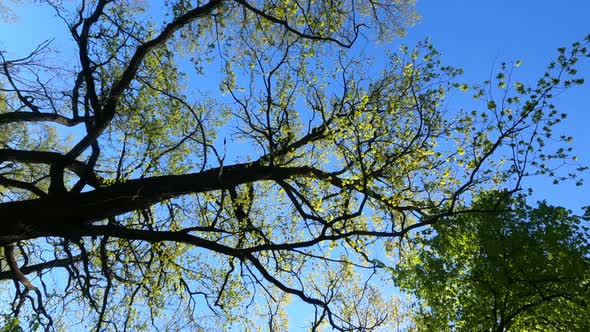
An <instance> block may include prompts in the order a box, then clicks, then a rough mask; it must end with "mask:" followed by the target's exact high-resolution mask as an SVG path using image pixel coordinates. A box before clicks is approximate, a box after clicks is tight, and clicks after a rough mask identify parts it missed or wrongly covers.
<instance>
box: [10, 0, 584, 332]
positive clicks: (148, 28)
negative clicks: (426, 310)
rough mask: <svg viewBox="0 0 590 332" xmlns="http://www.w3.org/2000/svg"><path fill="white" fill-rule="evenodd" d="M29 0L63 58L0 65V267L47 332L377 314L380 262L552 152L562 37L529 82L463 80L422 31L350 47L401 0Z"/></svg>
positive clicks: (537, 168)
mask: <svg viewBox="0 0 590 332" xmlns="http://www.w3.org/2000/svg"><path fill="white" fill-rule="evenodd" d="M45 3H46V4H47V5H49V6H52V7H53V9H54V10H55V13H56V15H58V16H59V17H60V18H61V19H62V20H63V21H64V23H65V26H66V27H67V31H68V33H70V34H71V37H72V39H73V50H72V51H71V52H70V51H69V50H61V51H62V52H61V53H60V56H61V57H62V58H60V61H59V63H55V61H54V60H52V57H55V56H54V55H51V54H54V53H52V52H56V50H51V43H50V41H48V42H46V43H43V44H42V45H40V46H39V47H38V48H36V49H35V50H33V51H32V52H31V53H30V54H28V55H19V56H12V57H11V56H9V54H8V53H6V52H2V53H1V59H0V60H2V63H1V65H2V71H1V72H2V75H3V76H2V83H1V84H2V86H3V88H2V91H3V93H4V95H3V96H2V109H1V111H0V112H1V114H0V130H1V132H0V138H1V139H2V142H0V143H1V144H2V148H1V149H0V163H1V164H0V169H1V172H2V174H1V178H0V183H1V185H2V192H1V194H2V203H0V215H2V216H4V217H3V220H2V222H1V223H2V224H1V227H0V246H3V247H4V248H5V249H4V253H5V255H4V259H3V265H2V266H3V270H2V271H1V272H0V278H2V279H5V280H12V281H13V283H12V284H6V283H4V284H3V285H4V287H7V288H6V290H5V292H7V293H12V299H13V300H12V301H11V302H10V303H6V304H5V306H4V307H3V308H2V310H3V311H4V312H5V313H8V314H9V316H11V317H13V318H14V317H21V318H22V317H24V318H28V319H29V321H30V324H40V325H42V326H43V327H44V328H46V329H49V330H50V329H53V328H55V329H58V330H59V329H60V328H62V327H63V326H68V329H72V328H75V327H76V328H78V329H95V330H103V329H107V330H119V329H121V330H127V329H130V330H139V329H141V328H145V327H146V326H152V327H153V328H159V329H165V330H176V329H183V328H187V329H190V330H195V329H198V328H208V327H217V328H219V327H224V326H230V325H232V324H239V326H249V325H260V324H261V322H263V321H265V322H267V323H268V326H269V328H270V329H281V328H282V326H283V325H284V324H286V317H287V316H286V313H285V307H286V304H287V303H288V302H289V301H290V300H291V299H292V298H297V299H299V300H300V301H302V302H304V303H306V304H307V305H308V306H309V307H310V309H309V310H310V312H311V316H312V317H311V318H310V321H309V324H310V327H311V328H312V329H313V330H316V329H319V328H321V327H322V326H326V325H329V326H331V327H333V328H335V329H341V330H362V329H365V330H369V329H372V328H374V327H377V326H385V324H387V323H388V322H391V321H392V318H396V317H394V316H395V310H394V309H395V303H392V302H390V301H389V300H388V299H387V298H386V297H385V294H382V292H380V291H379V288H378V285H379V283H378V282H377V281H376V280H377V279H378V277H379V276H380V275H383V268H384V264H383V263H382V261H383V259H384V258H382V257H380V256H379V257H377V256H378V255H379V253H380V252H383V253H386V254H388V255H389V254H390V255H395V253H396V248H398V245H397V244H396V243H398V242H396V241H397V240H400V239H402V238H409V237H411V236H412V234H413V232H412V231H413V230H416V229H420V228H422V227H430V225H432V224H435V223H436V222H437V221H438V220H441V219H444V218H448V217H450V216H453V215H456V214H461V213H466V212H467V211H468V210H469V209H467V208H464V206H465V204H462V202H464V201H466V200H469V199H470V197H472V196H473V195H474V194H476V193H477V192H479V191H481V190H484V189H486V190H487V189H489V188H504V189H507V190H509V191H511V192H512V191H518V190H519V189H520V188H521V180H522V179H523V178H524V177H525V176H528V175H531V174H539V173H543V174H548V175H549V176H554V177H555V178H556V180H561V179H564V177H563V176H562V175H560V173H554V168H556V167H557V166H559V165H561V164H562V163H564V162H565V161H567V160H568V158H571V156H570V151H569V150H568V149H567V147H566V146H565V145H559V144H557V146H556V144H551V145H545V143H544V140H545V139H547V138H549V137H551V135H552V132H551V130H552V127H553V126H554V125H555V124H557V123H559V122H560V121H561V120H562V118H563V117H565V115H564V114H562V113H559V112H557V111H556V109H555V107H554V106H553V105H552V104H551V98H552V97H553V93H554V92H555V91H561V90H562V89H564V88H567V87H569V86H571V85H576V84H580V83H582V80H581V79H579V78H577V77H576V71H575V68H574V65H575V63H576V62H577V60H578V58H579V57H580V56H586V55H587V54H588V52H587V50H586V48H585V47H584V45H583V44H580V43H576V44H574V45H573V47H572V48H571V49H569V50H566V49H560V51H559V55H558V57H557V59H556V61H555V62H554V63H552V64H551V65H550V67H549V70H548V72H547V73H546V74H545V75H544V76H542V78H541V79H540V80H539V81H538V83H537V85H534V86H529V85H526V84H524V83H521V82H518V81H516V80H515V79H514V78H513V77H512V72H513V70H514V69H515V66H512V65H508V64H503V65H502V66H501V70H500V72H499V73H498V74H497V77H496V79H494V80H493V81H490V82H484V84H482V85H478V86H476V85H473V86H469V85H467V84H462V83H460V82H459V81H457V80H458V79H457V76H458V75H460V73H461V71H460V70H458V69H455V68H452V67H448V66H444V65H443V64H441V61H440V56H439V54H438V53H437V52H436V50H435V49H434V48H433V47H432V46H431V45H429V44H428V42H424V43H421V44H420V45H418V46H417V47H416V48H415V49H413V50H412V49H410V48H402V49H401V50H400V51H399V52H397V53H395V52H384V53H386V60H385V63H384V64H383V65H382V66H374V65H373V64H372V63H371V61H370V59H368V58H367V56H366V55H364V53H363V52H362V48H361V47H359V43H358V40H363V43H360V44H366V43H368V42H373V41H375V40H380V41H387V39H388V38H391V37H392V36H394V35H402V34H403V31H404V28H405V27H406V26H408V25H409V24H411V23H412V22H413V21H414V20H415V19H416V14H415V13H414V8H413V1H409V0H391V1H315V0H306V1H290V0H281V1H270V0H260V1H245V0H234V1H229V0H226V1H222V0H210V1H196V3H195V2H189V1H185V0H175V1H166V2H165V3H164V4H163V5H162V6H163V9H162V8H151V7H149V6H147V4H145V3H142V2H139V1H123V0H112V1H108V0H97V1H83V2H81V3H79V4H77V5H76V4H72V5H71V6H68V4H62V3H61V2H57V1H51V0H48V1H45ZM154 6H155V5H154ZM150 11H151V12H150ZM162 13H165V14H164V15H163V14H162ZM587 41H588V40H586V42H587ZM64 59H65V60H64ZM69 59H72V61H68V60H69ZM334 59H336V60H334ZM64 63H67V64H68V65H67V66H66V67H63V64H64ZM72 63H76V64H77V65H75V66H72ZM453 89H456V90H459V91H461V90H462V91H473V93H474V97H475V98H476V99H478V100H479V101H480V103H481V105H482V106H481V108H480V109H478V110H477V111H474V112H472V113H471V112H463V111H454V110H448V109H446V108H445V106H444V105H445V102H444V96H445V94H446V93H448V92H449V91H450V90H453ZM67 127H71V128H73V130H69V131H68V130H66V128H67ZM25 129H26V130H27V131H28V132H27V133H26V134H25V132H24V130H25ZM69 134H72V135H73V137H72V138H71V139H68V135H69ZM552 139H554V140H555V141H563V142H564V144H565V143H566V141H567V140H568V139H569V138H568V137H561V138H555V137H552ZM570 176H571V177H574V178H575V177H576V174H575V172H574V174H571V175H570ZM570 176H567V177H570ZM4 298H6V297H4ZM80 310H82V311H83V312H84V314H85V315H87V319H85V320H84V321H83V322H79V321H78V320H76V318H75V315H71V313H72V312H79V311H80ZM168 317H173V319H169V318H168ZM13 322H14V320H11V321H10V323H9V324H12V323H13Z"/></svg>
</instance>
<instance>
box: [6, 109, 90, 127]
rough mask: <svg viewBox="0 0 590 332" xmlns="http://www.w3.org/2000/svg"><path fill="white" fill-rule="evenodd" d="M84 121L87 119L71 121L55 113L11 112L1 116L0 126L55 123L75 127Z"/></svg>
mask: <svg viewBox="0 0 590 332" xmlns="http://www.w3.org/2000/svg"><path fill="white" fill-rule="evenodd" d="M84 120H85V118H78V119H70V118H67V117H65V116H63V115H59V114H54V113H32V112H10V113H2V114H0V126H2V125H5V124H9V123H16V122H54V123H58V124H61V125H64V126H68V127H73V126H75V125H77V124H79V123H82V122H84Z"/></svg>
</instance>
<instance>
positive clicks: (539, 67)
mask: <svg viewBox="0 0 590 332" xmlns="http://www.w3.org/2000/svg"><path fill="white" fill-rule="evenodd" d="M0 1H2V0H0ZM417 6H418V12H419V13H420V15H421V16H422V20H421V22H419V23H418V24H417V25H416V26H414V27H412V28H410V29H409V30H408V34H407V36H406V37H405V38H403V39H398V40H396V41H394V44H401V43H404V44H407V45H413V44H415V43H416V42H418V41H420V40H424V39H425V38H426V37H430V40H431V42H432V44H433V45H434V46H435V47H436V48H437V49H438V50H439V51H440V52H441V53H442V59H443V62H444V63H446V64H448V65H453V66H457V67H461V68H463V69H464V71H465V75H464V77H463V79H462V81H467V82H471V83H478V82H482V81H484V80H486V79H487V78H488V77H489V75H490V72H491V71H492V69H493V68H494V66H496V67H498V66H499V64H500V63H501V62H503V61H506V62H510V61H516V60H520V61H522V66H521V67H519V70H518V75H519V76H518V79H520V80H522V81H528V82H535V81H536V79H537V78H538V77H539V76H540V75H541V74H542V73H543V70H544V69H545V67H546V66H547V64H548V63H549V62H550V61H551V59H553V58H555V57H556V54H557V52H556V49H557V48H558V47H562V46H568V45H570V44H571V43H572V42H574V41H576V40H582V39H583V38H584V36H586V35H587V34H590V20H589V19H588V13H590V1H589V0H562V1H552V0H511V1H510V0H493V1H492V0H485V1H483V0H479V1H474V0H446V1H441V0H418V4H417ZM48 14H49V15H50V16H49V18H48V16H47V15H48ZM17 15H18V16H19V21H18V22H17V23H16V24H6V23H4V22H2V23H0V50H3V51H9V52H11V53H13V54H15V55H19V54H20V55H24V52H26V51H27V50H29V51H30V50H31V47H33V45H36V44H38V43H40V42H42V41H43V40H46V39H49V38H56V40H55V42H54V46H55V47H57V48H62V47H67V45H69V43H70V42H69V41H68V40H67V39H61V38H60V37H59V36H60V34H61V33H63V31H64V30H63V29H62V28H59V27H58V26H57V24H59V20H57V19H55V18H52V17H51V13H50V12H48V11H47V10H41V9H39V8H37V7H34V6H26V8H22V9H19V10H18V11H17ZM374 52H378V49H376V50H375V51H374ZM374 55H375V56H376V57H379V56H380V55H379V54H374ZM580 73H581V75H582V77H585V78H586V81H587V83H586V84H585V85H583V86H581V87H575V88H573V89H571V90H569V91H567V92H566V93H564V94H563V95H560V96H559V97H558V98H557V100H556V104H557V105H558V106H559V109H560V110H561V111H565V112H566V113H568V118H567V120H566V121H565V122H564V123H562V124H561V126H560V127H559V129H558V131H561V132H562V133H565V134H567V135H571V136H573V137H574V143H573V147H574V151H575V153H576V154H577V155H578V157H579V160H580V162H581V163H582V164H585V165H590V129H589V125H590V110H589V108H590V59H585V61H582V63H581V66H580ZM459 99H460V97H458V96H453V95H451V96H450V100H449V103H450V104H451V105H452V104H453V101H454V100H455V101H458V100H459ZM462 106H463V107H464V108H466V109H469V105H462ZM584 178H585V179H586V185H585V186H583V187H576V186H574V185H573V183H561V184H559V185H552V184H551V180H548V179H546V178H541V177H538V178H533V179H528V180H527V181H526V182H525V183H524V185H525V186H527V187H529V186H530V187H533V188H534V195H533V198H535V199H539V200H541V199H546V200H547V201H548V202H549V203H550V204H553V205H563V206H565V207H568V208H571V209H573V210H575V211H579V209H580V208H581V207H582V206H585V205H590V174H589V173H585V174H584ZM296 327H297V326H296V325H294V328H296Z"/></svg>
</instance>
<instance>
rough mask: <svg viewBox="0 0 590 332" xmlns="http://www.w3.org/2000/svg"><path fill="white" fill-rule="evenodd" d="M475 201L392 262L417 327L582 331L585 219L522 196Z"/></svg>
mask: <svg viewBox="0 0 590 332" xmlns="http://www.w3.org/2000/svg"><path fill="white" fill-rule="evenodd" d="M499 195H500V196H501V195H502V193H497V192H494V193H486V194H483V195H481V196H479V197H478V198H477V200H476V201H475V202H474V203H473V207H474V209H480V210H482V211H485V212H481V213H470V214H462V215H458V216H454V217H452V218H448V219H447V220H444V221H440V222H438V223H437V224H435V225H434V226H433V228H432V229H431V230H428V231H427V232H424V233H425V234H424V237H422V240H421V241H419V242H418V243H416V244H415V247H413V250H412V251H411V253H409V252H408V253H407V255H406V256H405V257H404V259H403V260H402V263H401V264H399V265H398V267H397V270H396V274H397V276H398V278H399V280H400V283H401V285H402V287H403V288H405V289H406V290H408V291H410V292H412V293H413V294H415V296H416V297H417V299H418V302H417V307H416V308H415V309H416V316H417V317H416V318H417V323H416V325H417V327H418V330H420V331H508V330H509V331H537V330H543V331H587V330H588V329H589V328H590V325H589V324H590V321H589V320H588V314H589V313H590V306H589V302H588V301H589V300H590V289H589V287H588V286H589V283H590V279H589V278H590V246H589V237H588V234H589V233H588V230H589V229H588V227H587V223H585V224H584V223H583V222H582V219H581V217H579V216H576V215H573V214H572V212H571V211H569V210H567V209H565V208H563V207H554V206H550V205H547V203H545V202H539V203H538V206H537V207H531V206H528V205H526V204H525V199H524V197H523V196H519V197H518V198H515V199H509V198H505V199H503V200H501V201H498V199H497V197H498V196H499Z"/></svg>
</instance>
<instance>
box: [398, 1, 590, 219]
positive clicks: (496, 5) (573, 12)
mask: <svg viewBox="0 0 590 332" xmlns="http://www.w3.org/2000/svg"><path fill="white" fill-rule="evenodd" d="M418 10H419V12H420V14H421V15H422V21H421V22H420V23H419V24H417V25H416V26H415V27H414V28H411V29H410V30H409V32H408V35H407V38H405V39H404V40H403V42H404V43H411V42H415V41H417V40H422V39H424V38H425V37H427V36H429V37H430V39H431V42H432V44H433V45H434V46H435V47H436V48H437V49H438V50H439V51H440V52H441V53H442V54H443V61H444V62H445V63H446V64H448V65H453V66H457V67H461V68H463V69H464V70H465V75H464V80H465V81H468V82H473V83H476V82H482V81H484V80H486V79H487V78H488V77H489V75H490V71H491V70H492V68H493V67H494V66H496V68H497V67H498V66H499V65H500V63H501V62H503V61H506V62H510V61H516V60H521V61H522V63H523V64H522V66H521V67H519V68H518V71H517V74H516V75H518V79H520V80H522V81H525V82H531V83H534V82H535V81H536V79H537V78H538V77H539V76H540V75H541V74H542V73H543V70H544V69H545V68H546V66H547V64H548V63H549V62H550V61H551V60H552V59H553V58H555V56H556V54H557V53H556V49H557V48H558V47H562V46H569V45H571V43H572V42H574V41H577V40H582V39H583V38H584V36H586V35H588V34H590V20H589V19H588V13H590V1H587V0H568V1H549V0H537V1H534V0H513V1H509V0H495V1H490V0H486V1H468V0H452V1H437V0H418ZM580 73H581V76H582V77H584V78H585V79H586V84H585V85H583V86H581V87H576V88H574V89H570V90H568V91H566V92H565V93H564V94H563V95H561V96H559V97H558V98H557V99H556V104H557V106H558V108H559V109H560V110H561V111H564V112H566V113H568V118H567V120H566V121H565V122H564V123H562V124H561V126H560V127H559V128H558V131H560V132H562V133H564V134H567V135H571V136H573V137H574V143H573V146H574V152H575V153H576V155H577V156H578V157H579V159H580V162H581V163H582V164H586V165H590V130H588V125H589V124H590V59H585V61H581V63H580ZM450 98H451V100H450V102H451V103H452V98H453V97H452V96H451V97H450ZM461 106H463V107H465V108H466V109H469V105H461ZM584 178H585V179H586V182H587V184H586V185H585V186H583V187H576V186H575V185H574V184H573V183H562V184H559V185H552V184H551V180H548V179H544V178H541V177H537V178H531V179H528V180H527V181H526V182H525V183H524V185H525V186H527V185H528V186H531V187H533V188H534V190H535V193H534V196H533V197H534V198H535V199H547V201H548V202H549V203H551V204H554V205H563V206H566V207H569V208H571V209H574V210H577V209H579V208H580V207H582V206H585V205H590V175H589V174H588V173H586V174H584Z"/></svg>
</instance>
